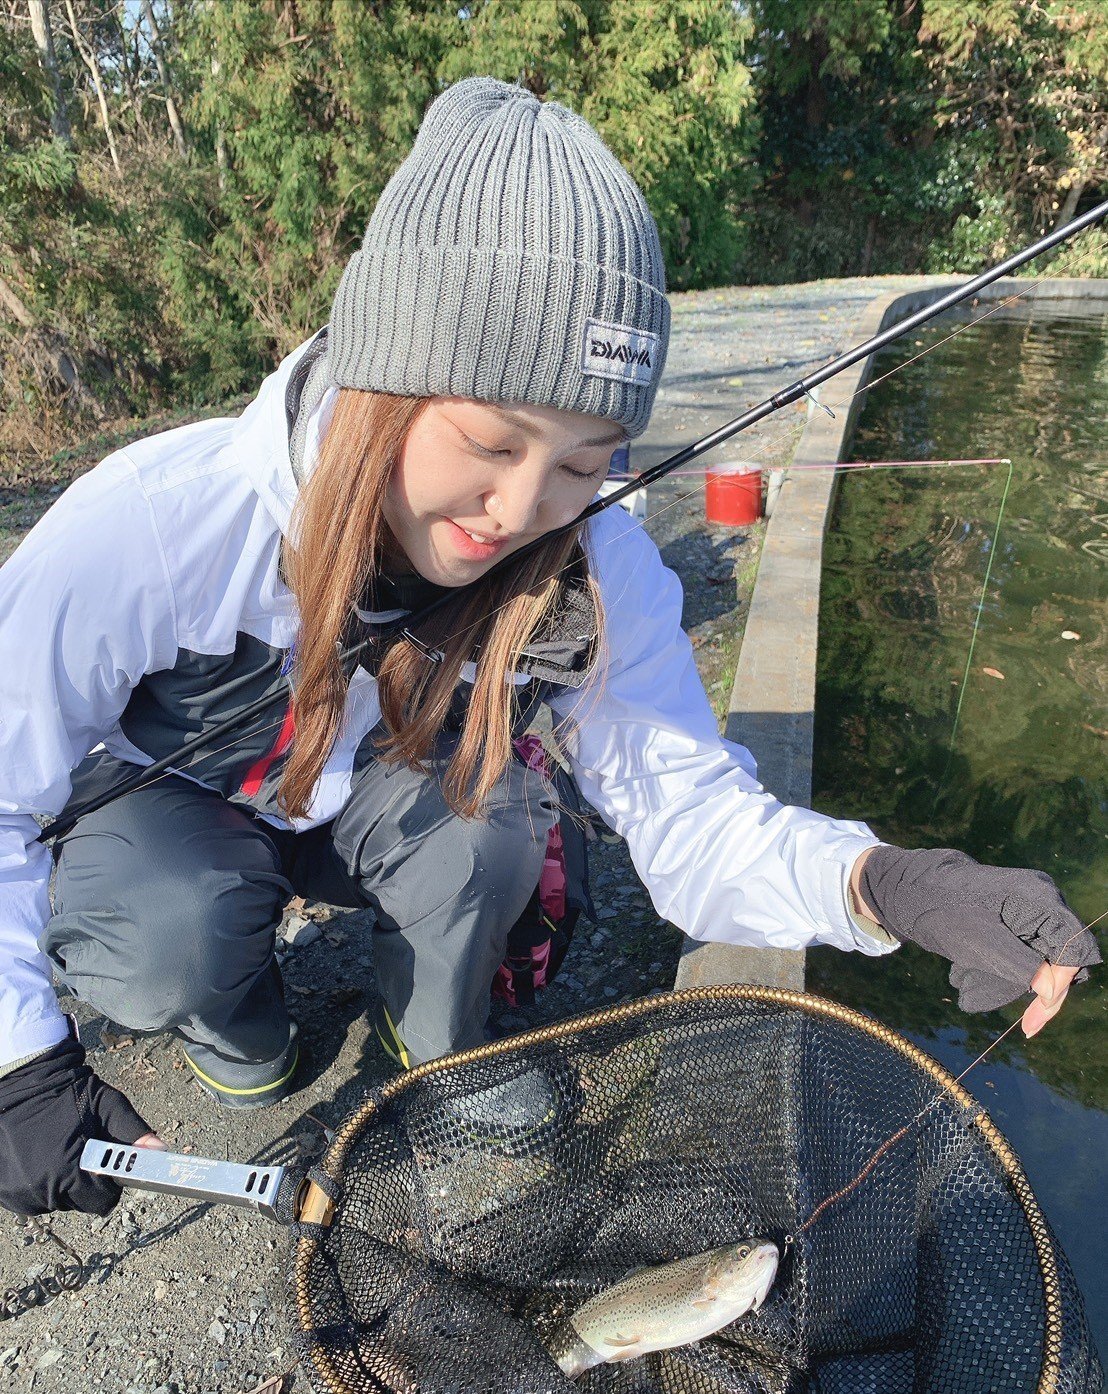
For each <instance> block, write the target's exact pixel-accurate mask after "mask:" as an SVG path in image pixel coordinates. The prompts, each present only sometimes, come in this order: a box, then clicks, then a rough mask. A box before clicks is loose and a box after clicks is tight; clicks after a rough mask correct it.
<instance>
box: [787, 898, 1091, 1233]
mask: <svg viewBox="0 0 1108 1394" xmlns="http://www.w3.org/2000/svg"><path fill="white" fill-rule="evenodd" d="M1106 915H1108V910H1104V911H1102V912H1101V913H1100V914H1099V915H1098V916H1097V917H1096V919H1095V920H1090V921H1089V923H1088V924H1087V925H1082V927H1081V928H1080V929H1078V930H1075V931H1074V933H1073V934H1071V935H1070V937H1069V938H1068V939H1067V940H1066V942H1065V943H1064V944H1063V945H1062V947H1061V949H1059V950H1058V953H1059V955H1061V954H1063V953H1065V951H1066V949H1068V948H1069V946H1070V945H1071V944H1072V943H1073V941H1074V940H1075V939H1076V938H1077V937H1078V935H1079V934H1085V933H1087V932H1088V931H1089V930H1091V929H1092V927H1093V925H1095V924H1099V923H1100V921H1101V920H1103V919H1104V918H1105V916H1106ZM1044 962H1046V960H1045V959H1044ZM1059 966H1064V965H1059ZM1067 991H1068V988H1067ZM1033 996H1034V997H1036V998H1037V997H1038V994H1037V993H1035V994H1033ZM1029 1005H1030V1004H1029ZM1026 1010H1027V1008H1024V1012H1026ZM1024 1012H1021V1013H1020V1015H1019V1016H1018V1017H1017V1018H1016V1019H1015V1021H1013V1022H1012V1024H1011V1025H1010V1026H1009V1027H1007V1028H1006V1029H1005V1030H1004V1031H1002V1032H1001V1034H1000V1035H999V1036H997V1038H996V1040H995V1041H992V1042H991V1043H990V1044H989V1045H987V1046H986V1047H985V1049H984V1050H983V1051H982V1052H981V1054H980V1055H979V1056H978V1057H977V1059H976V1060H974V1061H972V1062H971V1063H970V1064H969V1065H967V1066H966V1068H965V1069H964V1070H963V1071H962V1073H961V1074H960V1075H957V1076H956V1077H955V1080H954V1082H955V1084H961V1082H962V1081H963V1080H964V1079H965V1077H966V1076H967V1075H968V1074H969V1072H970V1071H971V1070H973V1069H976V1068H977V1066H978V1065H980V1064H981V1062H982V1060H984V1059H985V1057H986V1056H987V1055H988V1054H989V1053H990V1051H993V1050H995V1049H996V1047H997V1046H998V1045H999V1044H1000V1043H1001V1041H1003V1040H1004V1039H1005V1037H1006V1036H1010V1035H1011V1034H1012V1032H1013V1031H1014V1030H1015V1029H1016V1027H1017V1026H1019V1025H1020V1023H1021V1022H1022V1021H1023V1015H1024ZM945 1098H946V1095H945V1094H936V1095H935V1097H934V1098H933V1099H929V1100H928V1101H927V1103H926V1104H924V1106H923V1108H921V1109H920V1111H919V1112H918V1113H917V1114H916V1116H915V1117H914V1118H912V1119H909V1121H908V1122H907V1123H905V1124H904V1126H903V1127H902V1128H898V1129H897V1131H896V1132H895V1133H893V1134H892V1135H891V1136H890V1137H887V1138H886V1139H885V1141H884V1142H883V1143H882V1144H881V1146H880V1147H879V1148H878V1149H877V1151H876V1152H874V1153H873V1155H872V1156H871V1157H870V1158H869V1160H868V1161H867V1162H866V1164H865V1165H864V1166H863V1167H862V1169H861V1171H859V1172H858V1174H857V1175H856V1176H855V1177H854V1178H853V1179H852V1180H850V1181H848V1182H847V1184H846V1185H845V1186H843V1187H841V1188H840V1189H839V1190H837V1191H835V1192H834V1194H832V1195H829V1196H827V1197H825V1199H823V1200H821V1201H820V1203H819V1204H818V1205H817V1206H816V1208H815V1209H814V1210H813V1211H812V1213H811V1214H810V1215H809V1216H808V1218H807V1219H806V1220H805V1221H804V1223H803V1224H802V1225H798V1226H797V1227H796V1229H795V1230H792V1231H791V1232H790V1233H788V1234H786V1235H785V1239H784V1246H783V1247H784V1249H785V1250H786V1251H787V1250H788V1249H789V1248H790V1247H792V1246H793V1245H794V1244H795V1243H796V1241H797V1239H798V1238H799V1237H800V1236H801V1235H802V1234H803V1233H804V1232H805V1230H807V1229H810V1228H811V1226H812V1225H814V1224H815V1222H816V1221H817V1220H818V1219H819V1217H820V1216H821V1215H822V1214H823V1213H824V1211H826V1210H829V1209H830V1208H831V1206H832V1205H835V1204H836V1203H837V1202H838V1201H840V1200H842V1199H843V1198H844V1197H846V1196H848V1195H849V1194H850V1192H851V1191H853V1190H854V1189H855V1188H856V1187H857V1186H859V1185H861V1183H862V1182H863V1181H864V1180H865V1178H866V1177H867V1176H869V1175H870V1173H871V1172H872V1171H873V1169H874V1168H875V1167H876V1165H877V1163H878V1162H879V1161H880V1160H881V1158H882V1157H883V1156H884V1155H885V1153H886V1152H888V1151H889V1150H890V1149H891V1148H892V1147H894V1146H895V1145H896V1144H897V1143H898V1142H899V1141H900V1140H901V1138H904V1137H906V1136H907V1135H908V1134H909V1133H910V1132H911V1131H912V1129H913V1128H914V1127H915V1126H916V1125H917V1124H918V1123H919V1122H920V1120H921V1119H922V1118H924V1117H926V1115H927V1114H928V1113H930V1112H931V1110H932V1109H933V1108H936V1107H937V1106H938V1105H939V1104H941V1103H942V1102H943V1101H944V1099H945Z"/></svg>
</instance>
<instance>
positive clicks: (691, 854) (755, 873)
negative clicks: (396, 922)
mask: <svg viewBox="0 0 1108 1394" xmlns="http://www.w3.org/2000/svg"><path fill="white" fill-rule="evenodd" d="M613 513H614V514H620V515H621V516H620V517H619V518H616V519H611V517H610V514H613ZM624 520H626V521H624ZM596 522H597V523H602V522H603V523H604V526H603V527H597V526H596V525H595V524H594V527H593V529H592V530H591V531H590V536H589V554H590V566H591V569H592V573H593V575H594V576H595V577H596V579H597V581H598V582H599V585H600V591H601V596H602V599H603V603H604V643H603V651H602V653H601V658H600V662H599V665H598V673H597V677H596V679H595V681H594V682H592V683H590V684H589V685H587V686H586V687H585V688H584V689H583V690H582V691H581V692H580V693H569V694H563V695H560V696H559V697H558V698H557V699H555V701H554V702H553V703H552V707H553V709H554V713H555V716H556V717H557V718H561V719H562V720H563V721H564V722H565V725H564V727H563V731H562V741H561V744H562V745H563V748H564V749H565V750H566V753H567V755H568V757H569V759H570V763H571V766H572V768H573V772H574V775H575V777H576V779H577V782H578V784H579V786H580V789H581V792H582V793H583V794H584V796H585V798H586V799H587V800H588V801H589V803H591V804H592V805H593V807H594V808H596V809H597V810H598V812H599V813H600V814H601V816H602V817H603V818H604V820H605V821H606V822H607V823H608V824H609V825H610V826H611V827H613V828H614V829H615V830H616V831H617V832H618V833H620V835H621V836H623V837H624V838H626V840H627V844H628V848H629V850H630V853H631V858H632V861H633V862H634V864H635V869H636V870H637V871H638V873H639V876H640V877H641V878H642V881H643V883H644V885H645V886H646V887H647V889H648V890H649V892H650V895H651V899H652V900H653V902H654V906H655V908H656V909H657V911H658V913H659V914H660V915H662V916H664V917H665V918H666V919H668V920H671V921H672V922H673V923H674V924H676V925H677V926H678V927H679V928H681V929H683V930H684V931H685V933H686V934H688V935H690V936H691V937H692V938H694V939H703V940H719V941H722V942H726V943H732V944H746V945H752V946H764V945H770V946H773V947H775V948H789V949H799V948H804V947H806V946H808V945H810V944H833V945H835V946H836V947H837V948H840V949H860V950H861V951H862V952H863V953H868V954H879V953H886V952H888V951H889V950H890V949H892V948H895V947H896V943H895V941H894V940H891V939H890V940H888V942H883V941H881V940H878V939H876V938H874V937H871V936H870V935H869V934H867V933H866V932H865V931H864V930H863V928H862V926H861V925H860V924H859V923H858V922H857V921H856V920H855V918H854V916H853V914H852V912H851V907H850V904H849V894H850V892H849V879H850V872H851V869H852V867H853V865H854V862H855V860H856V859H857V858H858V856H859V855H860V854H861V853H862V852H863V851H864V850H865V849H866V848H867V847H872V846H875V845H876V844H877V842H878V838H876V837H875V836H874V834H873V833H872V832H871V831H870V829H869V828H868V827H867V826H866V825H865V824H864V823H858V822H849V821H845V820H842V819H836V818H829V817H826V816H825V815H823V814H820V813H815V812H813V811H812V810H811V809H807V808H794V807H790V806H787V805H785V804H782V803H780V802H779V801H778V800H777V799H775V798H774V797H773V795H772V794H769V793H767V792H766V790H765V789H764V788H763V787H762V785H761V784H759V782H758V780H757V777H756V767H755V763H754V760H753V757H752V756H751V754H750V752H749V751H748V750H746V749H745V748H744V747H742V746H738V745H734V744H732V743H730V742H728V741H726V740H724V739H722V738H721V736H720V735H719V733H718V727H717V723H716V718H715V715H714V713H713V712H712V709H711V706H710V705H709V702H708V698H707V695H706V693H705V691H704V687H703V684H702V683H701V681H700V676H699V674H698V673H697V670H696V664H695V661H694V659H693V652H692V646H691V644H690V643H689V641H688V638H687V636H686V635H685V633H684V631H683V630H682V628H681V607H682V593H681V586H680V583H679V582H678V580H677V577H676V576H674V574H673V573H672V572H671V571H669V570H667V569H666V567H665V566H664V565H663V564H662V560H661V557H660V556H659V554H658V550H657V548H656V547H655V545H654V543H653V542H652V541H651V540H650V539H649V538H648V537H646V535H645V534H644V532H643V531H642V529H641V528H638V527H636V526H635V525H634V524H632V523H631V520H630V519H627V518H626V515H625V514H622V513H621V510H619V509H612V510H610V511H609V514H601V515H599V518H598V519H597V520H596ZM878 932H879V933H880V932H881V931H878Z"/></svg>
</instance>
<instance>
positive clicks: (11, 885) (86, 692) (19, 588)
mask: <svg viewBox="0 0 1108 1394" xmlns="http://www.w3.org/2000/svg"><path fill="white" fill-rule="evenodd" d="M311 342H312V341H311V340H309V341H308V343H309V344H310V343H311ZM307 347H308V344H305V345H301V347H300V348H298V349H297V350H296V351H295V352H294V353H292V354H290V355H289V356H288V357H287V358H286V359H285V360H284V361H283V362H282V363H281V365H280V367H279V368H277V370H276V371H275V372H274V373H272V374H271V375H270V376H269V377H268V378H266V380H265V381H264V383H263V384H262V387H261V389H260V391H259V393H258V395H257V397H256V398H255V400H254V401H253V402H252V403H251V404H250V405H249V406H248V407H247V408H246V410H245V411H244V412H243V414H242V415H241V416H240V417H238V418H237V419H235V418H218V419H215V420H209V421H203V422H198V423H196V424H193V425H189V426H182V427H178V428H177V429H175V430H171V431H166V432H164V433H163V434H161V435H156V436H151V437H148V438H146V439H145V440H140V441H136V442H135V443H134V444H133V445H129V446H127V447H125V448H124V449H122V450H117V451H116V452H114V453H113V454H112V455H109V456H108V458H107V459H105V460H104V461H102V462H101V463H100V464H99V465H97V466H96V468H95V469H93V470H91V471H90V472H89V473H88V474H86V475H85V476H83V477H82V478H81V479H78V480H77V481H76V482H75V483H74V484H73V485H72V486H71V487H70V488H69V489H67V490H66V492H65V494H64V496H63V497H62V498H61V499H59V500H58V502H57V503H56V504H55V505H54V506H53V507H52V508H51V509H50V511H49V512H48V513H47V514H46V516H45V517H44V518H43V519H42V521H41V522H40V523H39V524H38V525H37V526H36V527H35V528H34V529H33V530H32V531H31V532H30V533H29V534H28V536H27V537H26V539H25V540H24V541H23V543H22V544H21V546H20V547H19V549H18V550H17V551H16V553H15V554H14V556H13V557H12V558H11V559H10V560H9V561H8V562H7V563H6V565H4V567H3V568H2V569H0V1066H2V1065H4V1064H7V1063H9V1062H11V1061H12V1060H16V1059H19V1058H21V1057H23V1056H25V1055H28V1054H31V1053H32V1052H34V1051H37V1050H41V1049H44V1048H46V1047H48V1046H50V1045H53V1044H55V1043H56V1042H58V1041H60V1040H61V1039H63V1037H64V1035H65V1025H64V1021H63V1018H62V1017H61V1014H60V1012H59V1009H58V1004H57V1000H56V997H55V994H54V991H53V989H52V987H51V981H50V965H49V964H48V962H47V960H46V959H45V957H44V956H43V954H42V953H41V952H40V950H39V948H38V945H37V938H38V935H39V934H40V932H41V930H42V928H43V926H44V924H45V923H46V921H47V919H48V918H49V915H50V904H49V897H48V892H47V886H48V879H49V873H50V853H49V851H48V849H47V848H46V847H45V846H43V845H42V844H40V843H38V842H36V841H35V838H36V837H37V835H38V832H39V827H38V824H37V823H36V821H35V818H34V816H33V815H36V814H37V815H40V816H43V817H46V818H50V817H53V816H56V815H57V814H58V813H59V812H60V811H61V810H62V808H63V806H64V805H65V803H66V800H67V798H68V797H69V794H70V790H71V784H70V772H71V771H72V770H73V769H74V768H75V767H76V765H77V764H78V763H79V762H80V761H81V760H82V759H83V757H84V756H85V755H86V754H87V753H88V752H89V751H90V750H92V749H94V748H96V747H97V746H98V745H100V744H101V743H102V744H103V745H104V747H106V748H107V749H108V750H109V751H111V752H113V753H114V754H116V755H119V756H121V757H123V758H124V759H128V760H131V761H133V762H135V763H136V764H140V765H141V764H148V763H150V762H151V760H153V759H156V758H159V757H160V756H161V755H162V754H164V753H166V752H167V751H169V750H172V749H175V748H176V747H177V746H179V745H181V744H183V742H184V740H185V739H187V737H188V735H189V733H190V731H192V730H195V729H198V727H197V722H198V721H199V718H198V717H197V711H198V709H199V705H202V704H203V702H204V701H206V700H207V698H208V697H209V696H211V695H212V694H215V695H216V696H218V693H219V692H220V691H221V690H222V689H221V685H222V684H223V683H225V682H226V681H228V680H230V678H232V677H239V676H241V675H242V674H243V673H246V674H247V675H248V677H247V682H246V687H247V691H246V693H245V698H243V697H241V696H236V699H235V700H237V701H239V703H240V704H241V703H242V701H244V700H249V698H250V697H251V696H252V695H255V694H254V692H253V691H251V690H250V681H251V679H250V677H249V675H250V673H251V672H253V671H255V670H256V675H257V683H258V684H260V686H259V687H258V690H262V688H263V687H264V684H265V682H266V681H271V680H272V678H273V676H274V672H275V671H276V669H275V667H274V665H278V666H279V665H280V663H281V661H282V659H283V657H284V655H285V654H286V652H287V650H288V649H289V648H290V646H291V644H292V642H293V638H294V636H295V633H296V629H297V623H298V621H297V612H296V605H295V601H294V599H293V597H292V596H291V594H290V593H289V591H288V590H287V588H286V587H285V585H284V584H283V582H282V581H281V579H280V577H279V575H278V569H277V563H278V552H279V546H280V541H281V537H282V534H283V532H284V531H285V530H286V529H287V527H288V522H289V514H290V510H291V508H292V504H293V501H294V499H295V496H296V484H295V482H294V479H293V475H292V469H291V465H290V460H289V438H288V419H287V416H286V409H285V390H286V386H287V384H288V381H289V378H290V375H291V373H292V370H293V368H294V366H295V364H296V363H297V361H298V359H299V358H300V356H301V355H302V354H303V353H304V352H305V349H306V348H307ZM333 398H334V393H333V392H332V393H330V394H328V397H327V398H325V399H324V401H323V402H322V403H321V404H320V406H319V408H318V409H317V410H316V413H315V415H314V418H313V420H312V422H311V425H310V428H309V439H308V446H307V450H306V457H305V458H306V465H307V467H308V468H310V466H311V463H312V461H313V460H314V458H315V454H316V451H317V448H318V440H319V434H320V431H321V429H322V426H323V425H324V424H325V421H326V419H327V415H328V413H329V411H330V408H331V405H332V404H333ZM588 551H589V557H590V565H591V568H592V571H593V574H594V575H595V576H596V578H597V580H598V582H599V585H600V588H601V592H602V595H603V602H604V613H605V621H606V642H605V652H604V662H603V664H602V668H603V671H602V673H601V674H600V678H599V681H598V683H597V685H596V686H595V687H594V686H593V685H592V684H591V683H590V684H586V686H585V688H584V689H581V690H577V691H574V690H571V689H564V690H563V691H561V692H560V693H558V694H557V696H556V697H555V698H554V699H553V700H552V702H551V706H552V707H553V709H554V711H555V715H556V716H557V717H561V718H570V720H571V725H570V728H569V730H570V733H571V734H570V736H569V738H568V751H567V753H568V755H569V757H570V760H571V763H572V766H573V770H574V774H575V775H576V778H577V781H578V783H579V785H580V788H581V791H582V793H583V794H584V797H585V798H586V799H587V801H588V802H589V803H590V804H592V805H593V807H595V808H596V809H597V810H598V811H599V812H600V813H601V815H602V816H603V817H604V819H605V821H606V822H608V823H609V824H610V825H611V826H612V827H613V828H615V829H616V831H617V832H619V833H620V834H621V835H622V836H623V837H625V838H626V839H627V842H628V845H629V848H630V851H631V856H632V858H633V860H634V863H635V867H636V869H637V871H638V873H639V875H640V876H641V878H642V880H643V882H644V883H645V885H646V886H647V888H648V889H649V891H650V894H651V898H652V899H653V902H654V905H655V907H656V908H657V910H658V913H659V914H660V915H663V916H665V917H666V918H667V919H669V920H672V921H673V923H675V924H677V925H679V926H680V927H681V928H682V929H683V930H684V931H685V932H686V933H687V934H689V935H692V936H693V937H694V938H697V939H705V940H723V941H725V942H730V943H737V944H750V945H765V944H769V945H775V946H778V947H783V948H803V947H805V946H806V945H809V944H818V943H824V944H834V945H835V946H836V947H838V948H840V949H860V950H861V951H862V952H864V953H869V954H878V953H883V952H887V951H888V946H887V945H884V944H882V943H879V942H878V941H877V940H875V939H871V938H870V937H869V936H868V935H866V934H865V933H864V932H863V931H862V930H861V929H860V927H859V926H857V924H856V923H855V921H854V920H853V918H852V916H851V914H850V911H849V906H848V896H849V890H848V879H849V874H850V870H851V867H852V866H853V864H854V862H855V860H856V859H857V857H858V856H859V854H860V853H861V852H862V851H864V850H865V849H866V848H867V847H871V846H873V845H875V844H876V842H877V841H878V839H877V838H876V837H875V836H874V835H873V833H872V832H871V831H870V829H869V828H868V827H867V826H866V825H865V824H864V823H858V822H849V821H843V820H839V819H834V818H828V817H825V816H823V815H822V814H818V813H813V812H811V811H810V810H808V809H803V808H791V807H786V806H783V805H782V804H781V803H779V802H778V801H777V800H776V799H774V798H773V797H772V796H771V795H770V794H768V793H766V792H765V791H764V790H763V788H762V787H761V785H760V784H759V783H758V782H757V779H756V777H755V765H754V761H753V759H752V757H751V755H750V753H749V752H748V751H747V750H745V749H743V748H742V747H740V746H736V745H732V744H729V743H728V742H726V741H724V740H722V739H721V738H720V736H719V734H718V731H717V727H716V721H715V718H714V716H713V714H712V711H711V708H710V706H709V704H708V700H707V697H706V695H705V693H704V689H703V686H702V685H701V682H700V679H699V677H698V675H697V671H696V667H695V664H694V662H693V655H692V648H691V646H690V644H689V642H688V639H687V638H686V636H685V634H684V633H683V632H682V629H681V587H680V584H679V583H678V581H677V578H676V577H675V576H674V575H673V573H672V572H670V571H668V570H667V569H666V568H665V567H664V566H663V565H662V561H661V558H660V557H659V555H658V551H657V548H656V547H655V546H654V544H653V542H651V540H650V539H649V537H648V536H647V535H646V533H645V531H644V530H643V528H642V527H641V526H640V525H639V524H637V523H635V522H633V521H632V520H631V519H630V518H629V517H628V516H627V515H626V514H625V513H624V512H623V510H622V509H619V508H610V509H608V510H607V511H606V512H604V513H602V514H600V515H599V516H598V517H596V518H595V519H593V520H592V521H591V522H590V523H589V524H588ZM216 705H217V708H218V703H217V704H216ZM226 710H227V709H226V708H224V709H223V710H222V711H219V710H217V711H216V715H217V716H219V715H225V714H226ZM378 717H379V710H378V705H377V694H376V684H375V682H374V681H373V679H372V677H371V676H370V675H369V674H368V673H366V672H365V671H363V670H361V669H359V670H358V671H357V673H356V675H355V677H354V679H353V681H352V683H351V687H350V692H349V695H348V699H347V720H346V724H345V727H344V730H343V734H342V735H341V737H340V738H339V740H338V742H337V743H336V746H335V748H334V750H333V751H332V753H331V755H330V757H329V759H328V761H327V764H326V767H325V769H324V771H323V774H322V776H321V779H320V782H319V784H318V786H317V788H316V790H315V794H314V796H313V800H312V804H311V808H310V816H309V817H308V818H306V819H303V820H299V821H298V822H297V823H296V824H295V826H296V827H297V828H298V829H303V828H306V827H310V826H313V825H314V824H316V823H320V822H325V821H327V820H328V819H331V818H333V817H334V816H335V814H336V813H337V812H338V811H339V809H340V808H341V807H342V805H343V803H344V802H345V800H346V798H347V797H348V794H349V789H350V777H351V766H352V760H353V756H354V753H355V751H356V750H357V747H358V744H359V742H360V741H361V740H362V739H363V738H364V737H365V736H366V735H367V733H368V732H369V731H370V730H371V729H372V727H373V726H374V725H375V724H376V722H377V720H378ZM274 738H275V733H274V731H273V730H272V729H270V730H263V731H262V732H261V733H260V734H259V736H258V737H257V738H256V739H254V740H253V741H247V742H246V743H245V745H244V746H243V747H242V749H241V751H236V752H235V759H236V760H237V762H238V767H237V769H235V770H229V769H227V768H225V769H223V770H221V771H220V772H219V773H218V774H211V775H210V777H209V778H205V775H206V774H208V773H209V772H208V771H207V770H206V769H205V767H204V764H203V761H199V762H198V764H197V767H196V769H194V770H192V771H190V774H189V777H190V778H196V779H198V780H199V781H200V782H202V783H211V784H212V787H216V788H220V789H221V790H222V791H223V792H224V793H225V794H226V795H227V796H228V797H233V798H236V799H237V800H238V801H240V802H244V803H249V804H251V805H252V806H253V807H255V808H256V809H257V810H258V811H259V812H260V813H261V814H262V816H263V817H265V818H267V819H268V820H269V821H271V822H275V823H278V824H279V823H281V821H282V820H281V818H280V815H279V814H277V813H276V811H275V806H274V804H273V802H272V794H273V789H274V783H275V777H274V775H273V773H272V772H271V771H269V768H268V767H269V764H270V763H272V755H267V753H266V752H267V751H272V747H273V743H274Z"/></svg>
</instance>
